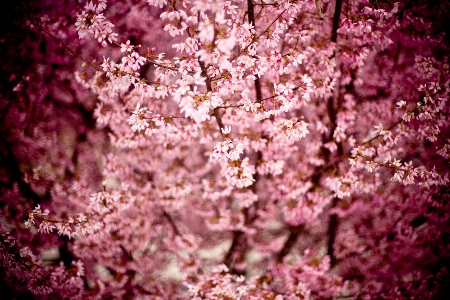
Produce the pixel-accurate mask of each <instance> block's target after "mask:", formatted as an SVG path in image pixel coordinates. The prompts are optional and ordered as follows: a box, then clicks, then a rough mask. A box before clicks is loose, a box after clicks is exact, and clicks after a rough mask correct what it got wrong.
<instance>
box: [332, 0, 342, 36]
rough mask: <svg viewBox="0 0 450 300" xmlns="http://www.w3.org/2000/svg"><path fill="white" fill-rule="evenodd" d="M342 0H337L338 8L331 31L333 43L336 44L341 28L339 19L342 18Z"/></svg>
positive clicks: (335, 11)
mask: <svg viewBox="0 0 450 300" xmlns="http://www.w3.org/2000/svg"><path fill="white" fill-rule="evenodd" d="M341 9H342V0H336V8H335V10H334V16H333V29H332V30H331V41H332V42H334V43H336V41H337V30H338V28H339V18H340V17H341Z"/></svg>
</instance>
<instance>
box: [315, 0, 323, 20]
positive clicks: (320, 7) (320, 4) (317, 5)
mask: <svg viewBox="0 0 450 300" xmlns="http://www.w3.org/2000/svg"><path fill="white" fill-rule="evenodd" d="M316 7H317V12H318V13H319V18H320V19H321V20H323V19H324V18H325V16H324V15H323V12H322V1H320V0H316Z"/></svg>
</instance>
